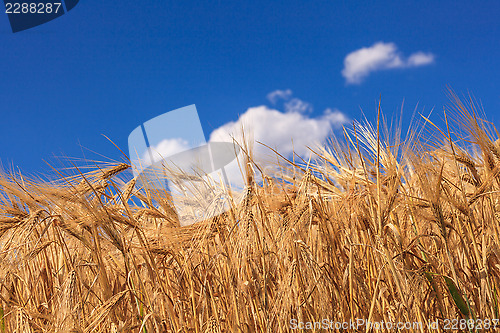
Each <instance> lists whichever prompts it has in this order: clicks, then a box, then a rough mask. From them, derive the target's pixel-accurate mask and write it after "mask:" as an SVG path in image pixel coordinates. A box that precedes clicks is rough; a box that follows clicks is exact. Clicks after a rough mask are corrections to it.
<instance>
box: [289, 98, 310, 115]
mask: <svg viewBox="0 0 500 333" xmlns="http://www.w3.org/2000/svg"><path fill="white" fill-rule="evenodd" d="M312 110H313V107H312V105H311V104H309V103H307V102H304V101H303V100H301V99H298V98H292V99H291V100H290V101H288V102H286V103H285V112H298V113H308V112H312Z"/></svg>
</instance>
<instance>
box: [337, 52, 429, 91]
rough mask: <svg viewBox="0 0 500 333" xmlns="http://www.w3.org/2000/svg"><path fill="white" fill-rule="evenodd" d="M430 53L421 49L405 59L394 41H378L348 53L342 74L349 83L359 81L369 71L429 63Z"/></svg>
mask: <svg viewBox="0 0 500 333" xmlns="http://www.w3.org/2000/svg"><path fill="white" fill-rule="evenodd" d="M434 58H435V56H434V55H433V54H432V53H424V52H422V51H418V52H415V53H413V54H411V55H410V56H409V57H408V59H405V58H404V57H403V56H402V55H401V54H400V52H399V51H398V48H397V46H396V45H395V44H394V43H383V42H378V43H375V44H373V45H372V46H370V47H363V48H361V49H359V50H356V51H353V52H351V53H349V54H348V55H347V56H346V57H345V59H344V69H342V76H344V77H345V79H346V82H347V83H349V84H359V83H361V82H362V81H363V80H364V79H365V78H366V77H367V76H368V75H369V74H370V73H371V72H375V71H380V70H385V69H391V68H409V67H418V66H425V65H429V64H431V63H433V62H434Z"/></svg>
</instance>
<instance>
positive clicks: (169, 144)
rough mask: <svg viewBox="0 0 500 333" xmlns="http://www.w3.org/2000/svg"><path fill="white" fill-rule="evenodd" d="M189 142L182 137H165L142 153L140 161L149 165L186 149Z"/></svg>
mask: <svg viewBox="0 0 500 333" xmlns="http://www.w3.org/2000/svg"><path fill="white" fill-rule="evenodd" d="M189 148H190V146H189V143H188V142H187V141H186V140H184V139H182V138H174V139H165V140H163V141H161V142H160V143H159V144H157V145H156V146H151V147H150V148H149V149H148V151H146V152H145V153H144V155H143V158H142V160H141V162H142V163H143V164H144V165H150V164H153V163H156V162H158V161H161V160H162V159H164V158H166V157H169V156H172V155H174V154H177V153H180V152H183V151H186V150H188V149H189Z"/></svg>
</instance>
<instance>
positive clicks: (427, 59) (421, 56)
mask: <svg viewBox="0 0 500 333" xmlns="http://www.w3.org/2000/svg"><path fill="white" fill-rule="evenodd" d="M433 62H434V55H433V54H431V53H424V52H416V53H413V54H412V55H411V56H409V57H408V62H407V63H408V66H409V67H415V66H425V65H429V64H432V63H433Z"/></svg>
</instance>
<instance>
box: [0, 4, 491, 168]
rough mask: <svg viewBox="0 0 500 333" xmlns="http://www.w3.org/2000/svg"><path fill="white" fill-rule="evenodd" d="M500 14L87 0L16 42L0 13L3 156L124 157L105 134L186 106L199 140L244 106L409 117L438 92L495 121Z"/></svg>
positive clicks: (39, 159) (39, 162) (437, 8)
mask: <svg viewBox="0 0 500 333" xmlns="http://www.w3.org/2000/svg"><path fill="white" fill-rule="evenodd" d="M0 14H1V13H0ZM499 17H500V3H499V2H498V1H377V2H375V1H365V2H364V3H361V2H354V1H294V0H287V1H260V0H255V1H231V2H229V1H188V0H183V1H147V2H144V1H129V0H122V1H119V2H116V1H114V2H110V1H95V0H87V1H85V0H82V1H80V3H79V4H78V5H77V6H76V7H75V8H74V9H73V10H72V11H70V12H69V13H67V14H66V15H63V16H62V17H60V18H58V19H56V20H53V21H51V22H49V23H47V24H44V25H41V26H39V27H35V28H33V29H30V30H27V31H23V32H19V33H15V34H13V33H12V32H11V30H10V26H9V24H8V19H7V16H6V15H5V14H1V15H0V45H1V48H2V51H1V53H0V100H1V105H0V112H1V118H0V140H1V142H2V145H1V146H0V160H1V162H2V164H3V165H4V167H5V168H9V166H11V165H15V166H18V167H19V168H20V169H21V170H24V171H25V172H27V173H37V172H41V171H43V170H47V167H46V165H45V163H44V162H43V160H48V161H51V162H53V161H54V155H55V156H63V155H64V156H70V157H79V158H81V157H84V155H85V156H86V157H88V158H98V156H97V155H93V154H91V153H89V151H88V150H92V151H96V152H98V153H100V154H102V155H104V156H106V157H108V158H110V159H117V160H121V159H123V158H122V156H121V154H120V153H119V151H118V150H117V149H116V148H115V147H114V146H113V145H112V144H111V143H109V141H107V140H106V139H105V138H104V137H103V136H102V135H101V134H105V135H106V136H108V137H109V138H110V139H112V140H113V141H114V142H115V143H116V144H117V145H118V146H119V147H120V148H121V149H123V150H124V151H125V152H127V138H128V135H129V133H130V132H131V131H132V130H133V129H134V128H136V127H137V126H138V125H139V124H141V123H143V122H145V121H147V120H149V119H151V118H153V117H155V116H157V115H160V114H162V113H164V112H166V111H169V110H173V109H176V108H179V107H183V106H186V105H190V104H196V106H197V109H198V112H199V116H200V119H201V123H202V126H203V128H204V131H205V135H206V137H207V139H208V138H209V137H210V133H211V132H212V131H214V130H217V129H218V128H220V127H221V126H224V125H225V124H227V123H228V122H230V121H236V120H237V119H238V117H239V116H240V115H244V114H249V111H248V110H249V109H251V110H260V111H259V112H260V113H259V112H257V111H255V112H254V113H253V116H254V118H253V119H255V120H258V121H267V122H268V123H269V122H270V121H271V120H273V119H274V120H280V119H282V118H283V119H284V118H287V115H291V114H292V115H293V114H295V115H296V114H297V113H300V114H301V117H302V118H301V119H302V120H304V119H307V120H311V121H318V122H321V121H323V120H324V119H326V118H328V117H329V116H328V112H327V114H325V113H324V112H325V110H327V109H330V110H331V111H329V112H330V113H329V114H330V115H331V112H333V113H334V114H335V115H336V116H337V117H336V118H335V117H333V118H331V117H330V118H328V121H335V120H338V121H340V120H342V119H361V117H362V112H361V109H362V110H363V112H364V113H365V114H366V116H367V117H368V118H369V119H371V120H374V119H375V115H376V106H377V103H378V99H379V96H380V95H381V96H382V108H383V111H384V113H385V114H387V115H388V116H391V115H393V114H398V113H399V109H400V107H401V104H402V102H403V100H404V101H405V102H404V103H405V104H404V114H405V123H407V122H408V120H409V118H410V116H411V115H412V113H413V110H414V109H415V107H417V104H418V108H417V111H419V112H422V113H428V112H429V111H430V110H431V109H432V108H435V112H434V113H433V116H432V117H433V119H436V120H439V119H441V118H442V112H441V110H442V108H443V105H445V104H446V103H448V100H447V97H446V86H447V85H450V86H451V87H452V88H453V89H454V90H455V91H456V92H458V93H468V92H471V93H472V94H473V95H474V96H475V97H476V98H478V99H480V100H481V102H482V104H483V106H484V109H485V111H486V114H487V116H488V118H489V120H491V121H493V122H494V123H495V124H498V118H499V117H498V110H500V91H499V88H500V82H499V78H500V66H499V64H500V61H499V59H500V20H499ZM288 90H290V91H288ZM273 92H274V94H272V93H273ZM270 93H271V95H269V94H270ZM280 96H281V97H280ZM273 97H274V98H273ZM273 101H275V102H276V103H275V104H273ZM261 106H265V107H261ZM256 107H261V108H260V109H259V108H256ZM271 109H277V110H279V111H281V112H283V115H281V114H280V115H277V114H272V116H270V115H271V113H270V112H271V111H270V110H271ZM287 111H288V112H287ZM266 112H267V113H266ZM340 112H341V113H340ZM259 115H260V116H259ZM340 115H342V116H344V117H345V118H342V117H340ZM259 117H261V118H259ZM280 117H281V118H280ZM287 119H288V118H287ZM321 119H323V120H321ZM291 124H293V122H292V123H291ZM267 126H268V127H266V128H265V129H263V130H262V131H263V132H268V131H272V130H271V128H272V127H269V126H270V125H269V124H267ZM226 127H227V125H226ZM288 129H293V126H291V127H289V128H288ZM82 147H84V148H83V150H82Z"/></svg>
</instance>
